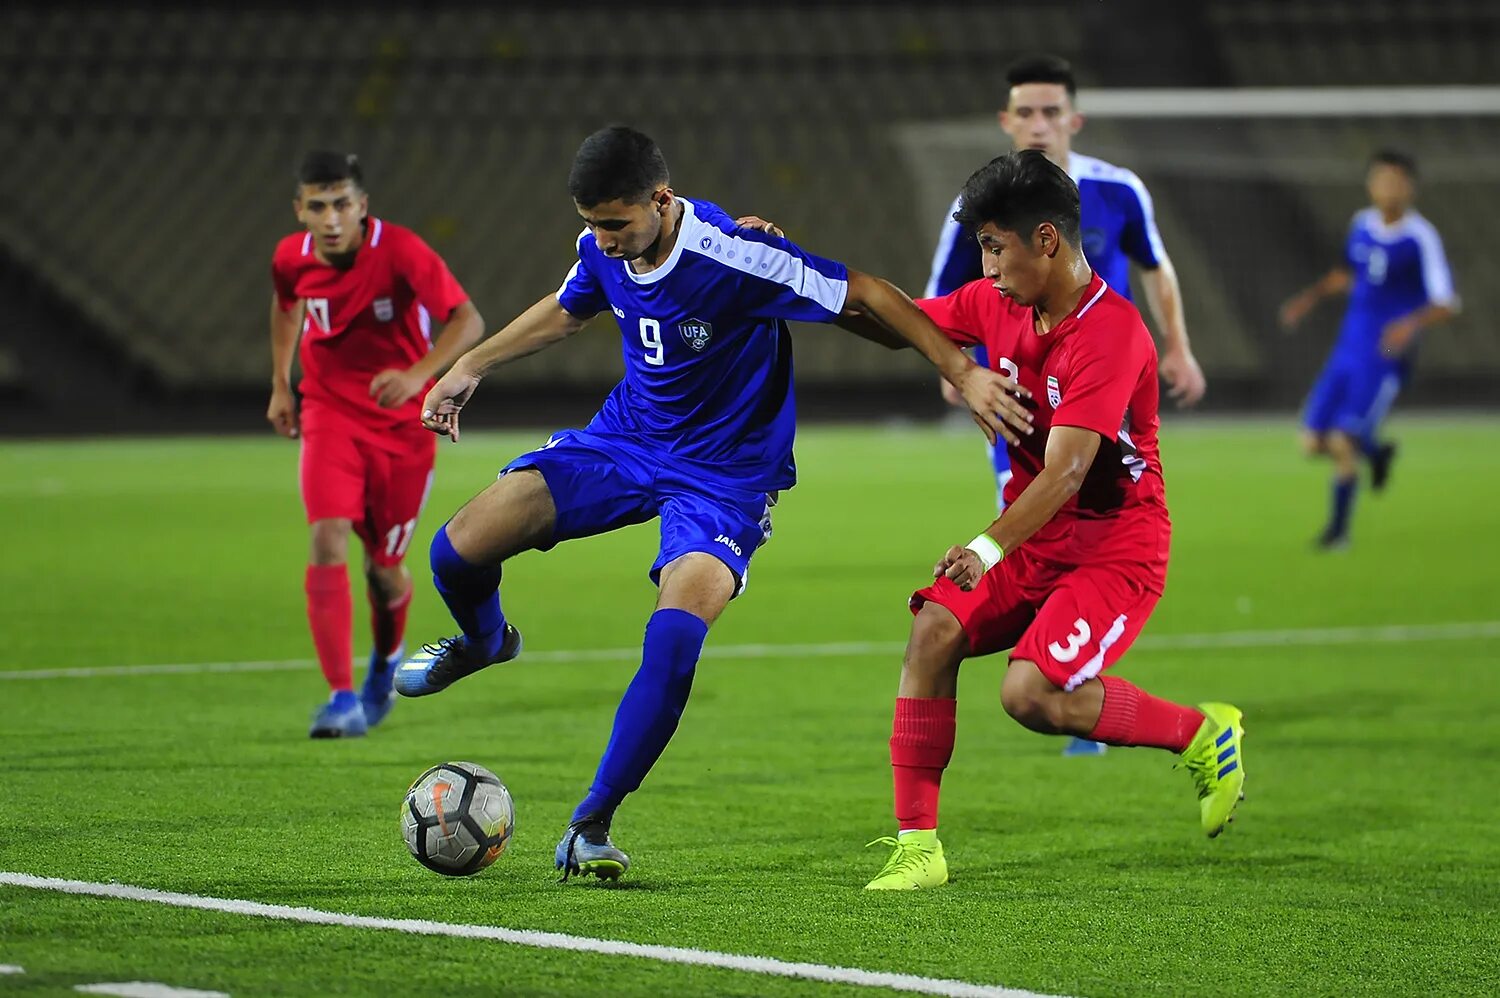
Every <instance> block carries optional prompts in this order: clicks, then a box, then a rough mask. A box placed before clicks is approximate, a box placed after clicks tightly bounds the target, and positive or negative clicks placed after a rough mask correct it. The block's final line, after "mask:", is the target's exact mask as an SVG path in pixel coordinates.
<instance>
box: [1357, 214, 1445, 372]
mask: <svg viewBox="0 0 1500 998" xmlns="http://www.w3.org/2000/svg"><path fill="white" fill-rule="evenodd" d="M1344 265H1345V266H1346V267H1348V268H1349V269H1350V270H1351V271H1353V273H1354V285H1353V287H1352V288H1351V289H1350V291H1349V307H1348V310H1347V311H1346V312H1345V313H1344V324H1343V326H1342V327H1341V328H1340V330H1339V340H1338V345H1337V346H1336V347H1335V348H1334V349H1335V351H1336V352H1337V353H1338V354H1340V355H1342V356H1343V357H1345V358H1348V359H1350V360H1356V359H1366V360H1369V361H1371V362H1378V361H1382V360H1383V358H1382V357H1381V353H1380V337H1381V334H1382V332H1383V331H1384V330H1385V327H1386V326H1387V325H1388V324H1390V323H1391V321H1393V320H1395V319H1399V318H1401V317H1402V316H1404V315H1410V314H1411V313H1412V312H1415V311H1416V310H1417V309H1419V308H1422V307H1423V306H1426V305H1448V306H1456V305H1457V303H1458V299H1457V296H1456V295H1455V294H1454V292H1453V274H1452V273H1451V272H1450V271H1449V269H1448V258H1447V257H1446V256H1444V254H1443V240H1442V238H1441V237H1440V236H1439V235H1438V231H1437V229H1435V228H1433V225H1432V223H1431V222H1429V221H1427V219H1425V218H1423V217H1422V216H1421V215H1419V214H1417V213H1416V212H1415V211H1408V212H1407V213H1406V214H1405V215H1402V216H1401V217H1400V218H1398V219H1397V220H1396V221H1394V222H1392V223H1391V224H1389V225H1387V224H1386V223H1385V221H1384V220H1383V219H1381V217H1380V212H1379V211H1378V210H1377V209H1375V208H1366V209H1364V210H1363V211H1359V212H1356V213H1355V215H1354V220H1353V221H1352V222H1351V223H1350V225H1349V237H1348V239H1346V240H1345V242H1344Z"/></svg>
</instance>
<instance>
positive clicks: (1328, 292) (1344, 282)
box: [1280, 267, 1354, 332]
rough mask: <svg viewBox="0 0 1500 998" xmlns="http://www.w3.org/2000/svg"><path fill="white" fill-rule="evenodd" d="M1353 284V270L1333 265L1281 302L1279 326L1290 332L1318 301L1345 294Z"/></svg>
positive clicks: (1316, 305)
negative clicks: (1326, 271) (1330, 268)
mask: <svg viewBox="0 0 1500 998" xmlns="http://www.w3.org/2000/svg"><path fill="white" fill-rule="evenodd" d="M1353 286H1354V271H1352V270H1350V269H1349V268H1348V267H1334V268H1333V269H1332V270H1330V271H1329V272H1328V273H1326V274H1324V275H1323V276H1322V277H1320V278H1318V279H1317V280H1316V281H1314V282H1313V283H1312V284H1310V285H1308V286H1307V287H1305V288H1303V289H1302V290H1301V291H1298V292H1297V293H1296V294H1294V295H1292V296H1291V297H1290V298H1288V299H1287V300H1286V301H1285V302H1283V303H1282V305H1281V313H1280V318H1281V328H1282V329H1284V330H1286V331H1287V332H1291V331H1292V330H1293V329H1296V328H1297V325H1298V324H1299V323H1300V322H1301V321H1302V320H1303V319H1305V318H1307V313H1309V312H1311V311H1312V310H1313V309H1315V308H1317V307H1318V302H1320V301H1322V300H1323V299H1324V298H1330V297H1332V296H1334V295H1341V294H1347V293H1348V291H1349V289H1350V288H1351V287H1353Z"/></svg>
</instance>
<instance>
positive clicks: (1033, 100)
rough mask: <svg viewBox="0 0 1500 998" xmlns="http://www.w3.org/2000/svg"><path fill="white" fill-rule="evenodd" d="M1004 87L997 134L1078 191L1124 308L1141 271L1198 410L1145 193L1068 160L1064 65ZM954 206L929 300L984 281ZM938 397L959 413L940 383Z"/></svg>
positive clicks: (1094, 254)
mask: <svg viewBox="0 0 1500 998" xmlns="http://www.w3.org/2000/svg"><path fill="white" fill-rule="evenodd" d="M1005 81H1006V85H1007V88H1008V93H1007V98H1006V105H1005V107H1004V109H1002V110H1001V111H1000V114H999V118H1000V128H1001V130H1003V131H1004V132H1005V133H1006V134H1007V135H1009V136H1010V139H1011V141H1012V142H1013V143H1014V144H1015V147H1016V148H1017V149H1040V150H1041V151H1042V152H1043V153H1045V154H1046V156H1047V158H1048V159H1050V160H1051V161H1052V162H1054V163H1056V164H1057V165H1058V166H1060V167H1062V168H1063V169H1064V170H1066V171H1067V172H1068V176H1070V177H1072V178H1073V182H1074V183H1076V184H1077V185H1078V200H1079V206H1080V208H1081V209H1082V218H1083V228H1082V233H1081V234H1082V239H1083V251H1084V256H1086V257H1087V258H1088V261H1089V265H1090V266H1092V267H1093V268H1094V272H1095V273H1097V274H1098V275H1099V276H1100V277H1101V278H1103V279H1104V282H1105V283H1106V284H1108V285H1109V286H1110V287H1111V288H1113V289H1114V290H1115V291H1116V292H1118V293H1119V294H1121V295H1123V296H1125V298H1126V299H1127V300H1128V299H1129V298H1130V265H1131V264H1132V263H1134V264H1135V265H1136V266H1137V267H1139V268H1140V270H1141V282H1142V284H1143V285H1144V287H1145V289H1146V301H1147V304H1148V305H1149V306H1150V308H1151V314H1152V316H1153V317H1154V318H1155V319H1156V325H1157V327H1158V329H1160V330H1161V333H1162V339H1163V340H1164V343H1163V346H1162V352H1161V361H1160V364H1159V369H1160V371H1161V376H1162V378H1163V379H1165V381H1166V382H1167V386H1168V388H1169V389H1170V392H1171V395H1172V397H1173V398H1174V399H1176V400H1177V402H1178V404H1179V405H1187V406H1191V405H1196V404H1197V402H1198V400H1199V399H1201V398H1202V397H1203V393H1204V390H1205V388H1206V387H1207V386H1206V383H1205V381H1204V378H1203V371H1202V369H1201V368H1200V367H1199V366H1198V361H1197V359H1196V358H1195V357H1194V356H1193V350H1192V347H1191V346H1190V345H1189V344H1188V335H1187V325H1186V322H1185V320H1184V318H1183V312H1182V291H1181V289H1180V288H1179V287H1178V283H1177V271H1176V270H1175V269H1174V268H1173V267H1172V260H1171V258H1170V257H1168V256H1167V251H1166V247H1164V246H1163V245H1162V241H1161V235H1160V234H1159V233H1158V232H1157V231H1156V216H1155V214H1154V213H1153V211H1152V206H1151V195H1150V194H1149V193H1148V192H1147V191H1146V185H1145V184H1142V183H1141V180H1140V178H1139V177H1137V176H1136V175H1135V174H1134V173H1132V172H1130V171H1129V170H1126V169H1124V168H1123V167H1118V166H1114V165H1112V164H1110V163H1106V162H1105V161H1104V160H1102V159H1095V158H1094V157H1092V156H1084V155H1082V154H1080V153H1076V152H1074V151H1073V136H1074V135H1076V134H1078V130H1079V129H1080V128H1082V127H1083V120H1084V119H1083V115H1082V114H1080V113H1079V112H1078V111H1077V110H1076V109H1075V108H1074V101H1075V100H1076V99H1077V96H1078V84H1077V81H1076V79H1075V78H1074V76H1073V67H1072V66H1071V65H1069V64H1068V62H1067V60H1065V59H1061V58H1058V57H1057V56H1052V55H1040V56H1031V57H1028V58H1025V59H1022V60H1020V61H1018V62H1015V63H1013V64H1012V65H1011V66H1010V67H1009V68H1008V69H1007V70H1006V73H1005ZM958 206H959V202H958V199H956V198H955V199H954V202H953V205H952V206H951V207H950V208H949V209H948V216H947V219H946V221H944V223H943V229H942V233H941V234H940V235H939V236H938V244H937V250H936V251H935V252H934V253H933V257H932V275H931V277H929V278H928V280H927V290H926V294H925V297H927V298H936V297H939V296H941V295H946V294H948V293H949V292H951V291H954V290H957V289H958V288H960V287H962V286H963V285H965V284H968V283H969V282H970V281H977V280H979V279H980V278H982V277H983V276H984V270H983V264H982V254H981V252H980V248H979V244H978V243H977V242H975V240H974V238H973V235H972V234H971V233H969V232H966V231H965V230H964V227H963V226H961V225H959V224H958V222H956V221H955V220H954V218H953V216H954V213H955V212H957V211H958ZM976 353H977V354H978V355H977V356H976V357H975V359H976V360H977V361H978V362H979V363H981V364H987V363H988V359H987V358H986V357H984V356H983V353H982V348H980V350H978V351H976ZM943 397H944V398H946V399H947V400H948V401H949V402H951V403H954V404H961V400H960V399H959V398H958V397H957V396H956V395H954V394H953V393H952V391H951V389H950V388H948V386H947V385H946V384H944V386H943ZM990 461H991V464H992V466H993V468H994V471H995V501H996V505H997V506H998V507H999V508H1000V509H1002V510H1003V509H1004V508H1005V485H1006V483H1007V482H1009V481H1010V458H1009V457H1008V456H1007V455H1006V452H1005V448H1004V447H994V446H991V447H990ZM1104 750H1105V749H1104V746H1103V745H1101V744H1098V743H1095V742H1090V741H1087V740H1085V739H1081V738H1073V739H1070V740H1069V741H1068V744H1067V746H1066V747H1065V748H1064V749H1063V753H1064V754H1065V755H1097V754H1100V753H1102V752H1104Z"/></svg>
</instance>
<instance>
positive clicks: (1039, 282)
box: [977, 222, 1055, 305]
mask: <svg viewBox="0 0 1500 998" xmlns="http://www.w3.org/2000/svg"><path fill="white" fill-rule="evenodd" d="M1051 231H1052V230H1051V227H1050V225H1046V224H1043V225H1039V226H1037V229H1036V232H1034V233H1033V234H1032V236H1031V238H1030V239H1028V238H1026V237H1025V236H1022V235H1020V234H1019V233H1016V232H1011V231H1010V230H1009V229H1002V228H1000V227H999V226H997V225H996V224H995V223H994V222H985V223H984V224H983V225H981V226H980V227H979V232H978V233H977V238H978V239H979V248H980V250H981V251H982V256H983V258H984V276H985V278H986V279H987V280H988V281H989V282H990V283H991V284H993V285H994V286H995V290H996V291H999V292H1000V293H1001V294H1003V295H1004V296H1005V297H1007V298H1009V299H1011V300H1012V301H1014V302H1016V303H1017V304H1019V305H1035V304H1036V303H1037V301H1038V300H1040V299H1041V297H1042V291H1043V289H1045V288H1046V286H1047V277H1048V275H1049V274H1050V273H1051V264H1052V256H1051V254H1050V253H1048V252H1047V245H1048V244H1047V239H1048V238H1049V237H1048V236H1047V233H1049V232H1051ZM1054 235H1055V233H1054Z"/></svg>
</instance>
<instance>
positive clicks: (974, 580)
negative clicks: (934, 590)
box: [932, 544, 984, 592]
mask: <svg viewBox="0 0 1500 998" xmlns="http://www.w3.org/2000/svg"><path fill="white" fill-rule="evenodd" d="M932 577H933V578H934V579H941V578H949V579H952V580H953V581H954V582H956V583H958V588H960V589H962V590H963V591H964V592H969V591H970V590H971V589H973V588H974V587H975V586H977V585H979V580H980V579H981V578H983V577H984V563H983V562H982V561H980V560H979V555H977V554H975V553H974V552H973V551H970V550H969V549H968V548H965V547H959V546H958V545H957V544H955V545H953V547H951V548H949V549H948V553H947V554H945V555H943V557H942V558H940V559H938V563H937V565H935V566H934V567H933V569H932Z"/></svg>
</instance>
